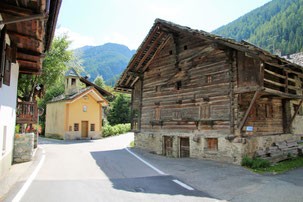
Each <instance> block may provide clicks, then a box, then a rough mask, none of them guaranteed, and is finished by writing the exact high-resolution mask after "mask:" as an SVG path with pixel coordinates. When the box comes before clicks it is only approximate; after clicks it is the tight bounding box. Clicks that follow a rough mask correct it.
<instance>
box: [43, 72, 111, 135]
mask: <svg viewBox="0 0 303 202" xmlns="http://www.w3.org/2000/svg"><path fill="white" fill-rule="evenodd" d="M80 81H81V82H83V83H84V84H85V85H86V86H87V87H86V88H82V89H80V88H79V84H80ZM110 95H111V94H110V93H109V92H107V91H105V90H104V89H102V88H100V87H98V86H96V85H94V84H92V83H91V82H89V81H87V80H86V79H85V78H83V77H80V76H79V75H78V74H77V72H76V71H75V70H74V69H70V70H69V71H68V73H67V74H66V75H65V93H64V94H62V95H60V96H58V97H55V98H54V99H52V100H51V101H49V102H48V103H47V105H46V125H45V134H46V137H47V136H54V135H55V136H60V137H61V138H63V139H98V138H101V136H102V117H103V108H104V107H106V106H108V102H107V100H106V99H105V98H104V97H103V96H110Z"/></svg>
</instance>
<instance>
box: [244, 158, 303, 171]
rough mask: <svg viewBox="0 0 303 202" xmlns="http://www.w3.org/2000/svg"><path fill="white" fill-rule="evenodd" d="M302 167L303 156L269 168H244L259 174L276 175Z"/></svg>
mask: <svg viewBox="0 0 303 202" xmlns="http://www.w3.org/2000/svg"><path fill="white" fill-rule="evenodd" d="M244 158H245V157H244ZM244 158H243V159H244ZM302 166H303V157H302V156H301V157H297V158H294V159H289V160H285V161H282V162H280V163H278V164H276V165H272V166H269V167H256V168H252V167H249V166H244V167H247V168H248V169H250V170H251V171H253V172H257V173H265V172H269V173H274V174H281V173H284V172H286V171H289V170H292V169H295V168H298V167H302Z"/></svg>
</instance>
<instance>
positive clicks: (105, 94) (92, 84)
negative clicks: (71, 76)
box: [80, 77, 113, 96]
mask: <svg viewBox="0 0 303 202" xmlns="http://www.w3.org/2000/svg"><path fill="white" fill-rule="evenodd" d="M80 81H81V82H82V83H84V84H85V85H86V86H92V87H94V88H95V89H97V90H98V91H99V93H101V94H102V95H103V96H112V95H113V94H111V93H110V92H108V91H106V90H104V89H103V88H101V87H99V86H97V85H96V84H94V83H92V82H90V81H89V80H87V79H85V78H83V77H80Z"/></svg>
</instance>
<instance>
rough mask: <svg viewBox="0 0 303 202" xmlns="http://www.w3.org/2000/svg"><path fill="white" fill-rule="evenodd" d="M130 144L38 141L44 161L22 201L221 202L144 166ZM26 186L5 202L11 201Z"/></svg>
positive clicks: (123, 140)
mask: <svg viewBox="0 0 303 202" xmlns="http://www.w3.org/2000/svg"><path fill="white" fill-rule="evenodd" d="M132 140H133V135H132V134H131V133H130V134H127V135H122V136H116V137H111V138H106V139H102V140H93V141H58V140H50V139H40V145H41V146H42V147H43V150H44V151H45V154H42V153H41V154H40V156H41V159H43V158H45V160H44V161H43V164H42V167H41V169H40V170H39V172H38V174H37V176H36V177H35V178H34V181H33V182H32V183H31V185H30V186H29V188H28V189H27V191H26V192H25V194H24V195H23V196H22V198H21V201H22V202H41V201H43V202H53V201H56V202H61V201H68V202H70V201H73V202H76V201H85V202H90V201H217V200H216V199H214V198H212V197H211V196H209V195H208V194H206V193H204V192H201V191H198V190H197V189H194V190H189V189H188V187H187V188H184V187H183V186H184V185H183V186H181V185H179V184H177V183H175V182H174V181H173V180H178V179H177V178H176V177H174V176H171V175H161V174H159V173H158V172H156V171H155V170H154V169H152V168H150V167H149V166H147V165H146V164H144V163H143V162H142V161H140V160H139V159H138V158H136V157H135V156H133V155H132V154H131V153H129V152H128V151H127V150H126V149H125V147H126V146H128V145H129V143H130V142H131V141H132ZM38 152H42V150H39V151H38ZM37 162H40V161H37ZM29 175H30V174H29ZM23 185H24V182H22V183H21V182H20V183H19V184H17V185H16V186H15V189H14V190H12V191H11V192H10V193H9V195H8V196H7V198H6V199H5V200H4V201H12V200H13V198H14V197H15V196H16V194H17V193H18V191H19V190H20V188H21V187H22V186H23ZM189 188H190V187H189Z"/></svg>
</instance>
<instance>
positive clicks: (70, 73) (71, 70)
mask: <svg viewBox="0 0 303 202" xmlns="http://www.w3.org/2000/svg"><path fill="white" fill-rule="evenodd" d="M68 76H72V77H78V78H79V79H80V75H79V74H78V72H77V71H76V70H75V69H74V68H70V69H69V70H68V71H67V72H66V74H65V77H68Z"/></svg>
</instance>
